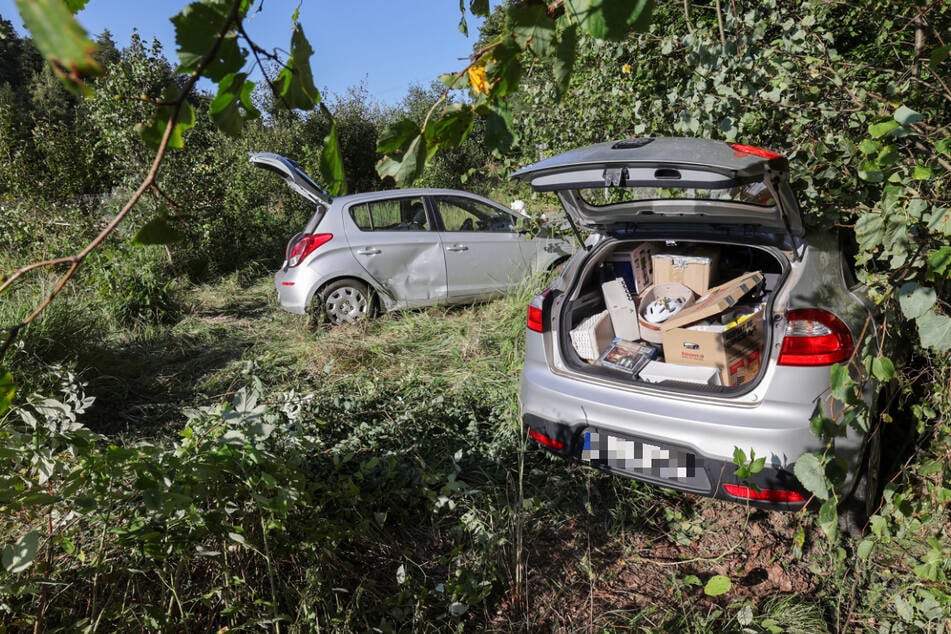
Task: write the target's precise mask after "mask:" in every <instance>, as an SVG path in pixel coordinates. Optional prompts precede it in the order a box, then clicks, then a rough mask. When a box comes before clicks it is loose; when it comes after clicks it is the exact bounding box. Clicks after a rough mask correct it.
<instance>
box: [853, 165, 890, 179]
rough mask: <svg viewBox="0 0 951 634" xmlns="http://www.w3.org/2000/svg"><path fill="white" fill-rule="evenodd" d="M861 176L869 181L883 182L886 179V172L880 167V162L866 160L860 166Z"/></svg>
mask: <svg viewBox="0 0 951 634" xmlns="http://www.w3.org/2000/svg"><path fill="white" fill-rule="evenodd" d="M859 178H861V179H862V180H863V181H866V182H868V183H881V182H882V181H883V180H885V174H884V173H882V170H880V169H879V168H878V164H876V163H874V162H872V161H864V162H863V163H862V165H861V167H859Z"/></svg>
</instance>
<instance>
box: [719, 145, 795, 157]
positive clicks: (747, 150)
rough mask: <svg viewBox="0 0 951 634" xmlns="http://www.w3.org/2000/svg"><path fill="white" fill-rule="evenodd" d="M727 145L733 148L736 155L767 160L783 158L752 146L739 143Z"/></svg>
mask: <svg viewBox="0 0 951 634" xmlns="http://www.w3.org/2000/svg"><path fill="white" fill-rule="evenodd" d="M728 145H729V146H730V147H731V148H733V151H734V152H736V153H737V154H749V155H750V156H758V157H760V158H764V159H769V160H772V159H778V158H783V155H782V154H776V152H770V151H769V150H764V149H763V148H761V147H756V146H753V145H741V144H740V143H729V144H728Z"/></svg>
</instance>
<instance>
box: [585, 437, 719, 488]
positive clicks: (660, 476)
mask: <svg viewBox="0 0 951 634" xmlns="http://www.w3.org/2000/svg"><path fill="white" fill-rule="evenodd" d="M581 460H582V461H583V462H587V463H589V464H590V465H591V466H592V467H597V468H599V469H605V470H608V471H617V472H621V473H624V474H627V475H630V476H631V477H634V478H637V479H640V480H649V481H652V482H658V483H663V484H668V485H670V486H674V487H677V488H686V489H690V490H695V491H709V489H710V480H709V478H707V472H706V470H705V469H704V468H703V458H701V457H699V456H697V455H696V454H694V453H691V452H689V451H686V450H684V449H680V448H678V447H673V446H670V445H661V444H659V443H650V442H646V441H643V440H638V439H635V438H626V437H623V436H618V435H616V434H609V433H606V432H601V431H587V432H585V435H584V448H583V449H582V451H581Z"/></svg>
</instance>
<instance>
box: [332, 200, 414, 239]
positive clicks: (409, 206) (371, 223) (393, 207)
mask: <svg viewBox="0 0 951 634" xmlns="http://www.w3.org/2000/svg"><path fill="white" fill-rule="evenodd" d="M350 217H351V218H353V222H354V224H356V225H357V227H359V228H360V230H361V231H428V230H429V220H428V218H427V215H426V210H425V207H424V206H423V199H422V198H419V197H414V198H393V199H389V200H377V201H373V202H369V203H363V204H361V205H353V206H352V207H350Z"/></svg>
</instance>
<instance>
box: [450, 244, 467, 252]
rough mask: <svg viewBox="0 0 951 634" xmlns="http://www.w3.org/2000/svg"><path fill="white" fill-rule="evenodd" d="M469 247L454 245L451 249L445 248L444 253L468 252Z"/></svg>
mask: <svg viewBox="0 0 951 634" xmlns="http://www.w3.org/2000/svg"><path fill="white" fill-rule="evenodd" d="M468 250H469V247H467V246H466V245H464V244H454V245H452V246H451V247H446V251H468Z"/></svg>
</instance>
